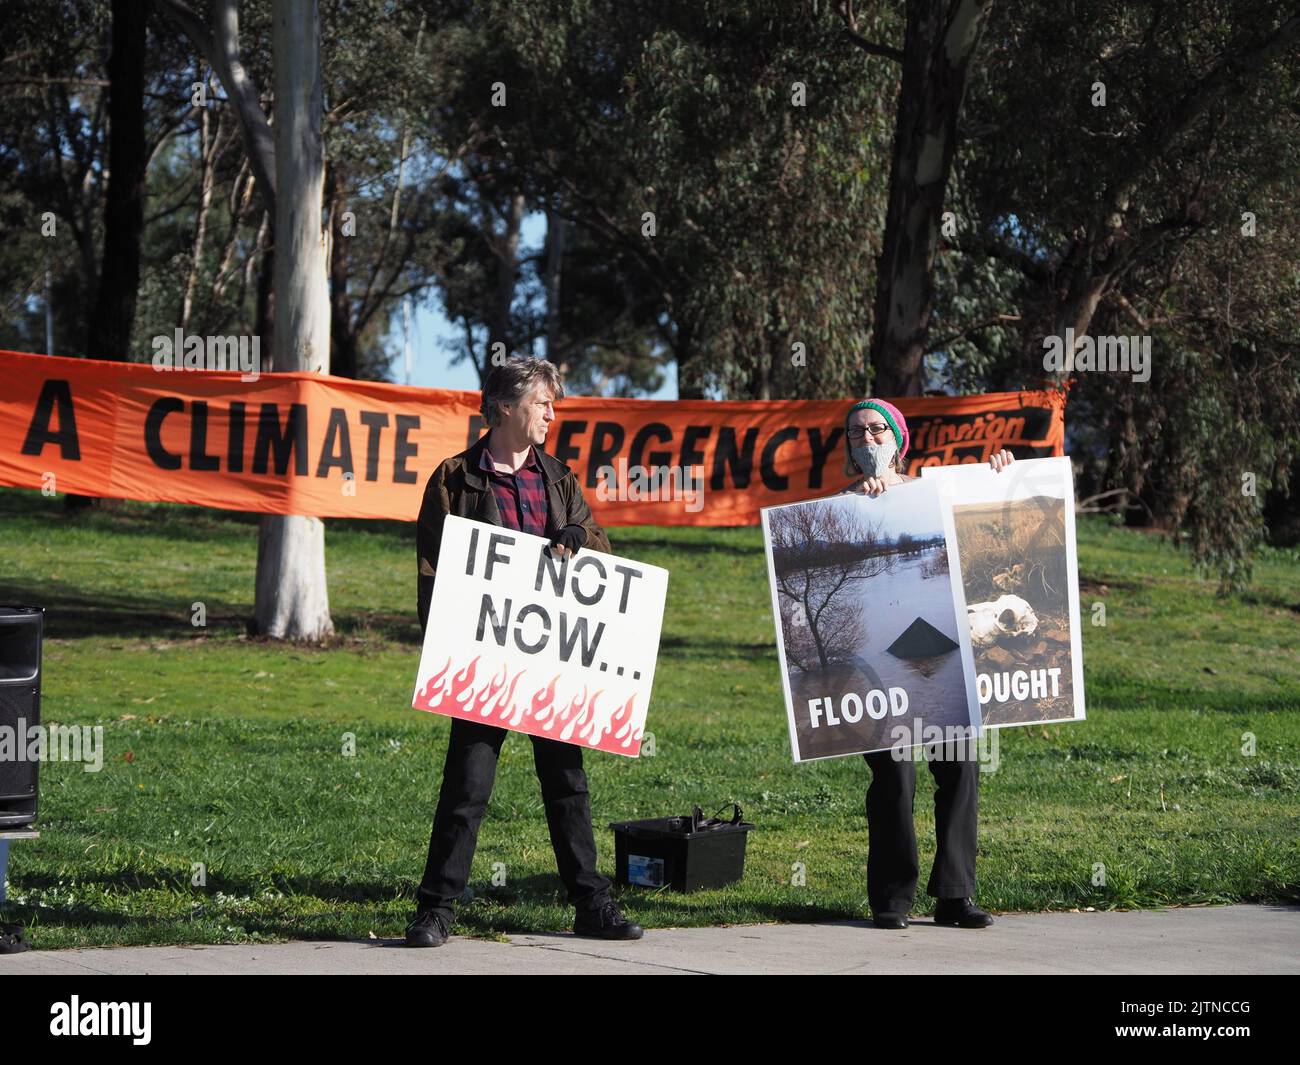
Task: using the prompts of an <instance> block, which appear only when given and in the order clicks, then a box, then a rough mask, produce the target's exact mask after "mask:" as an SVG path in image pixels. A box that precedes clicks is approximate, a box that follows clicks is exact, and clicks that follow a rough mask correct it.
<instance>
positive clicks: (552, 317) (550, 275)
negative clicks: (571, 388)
mask: <svg viewBox="0 0 1300 1065" xmlns="http://www.w3.org/2000/svg"><path fill="white" fill-rule="evenodd" d="M564 227H565V221H564V219H563V218H562V217H561V216H560V214H559V212H558V211H556V209H555V205H554V204H552V205H551V206H550V207H549V208H548V209H547V211H546V357H547V359H549V360H550V361H551V362H553V363H555V364H556V365H557V366H558V365H559V364H560V361H561V360H560V275H561V267H562V265H563V263H564Z"/></svg>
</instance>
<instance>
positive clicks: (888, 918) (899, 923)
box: [871, 910, 907, 928]
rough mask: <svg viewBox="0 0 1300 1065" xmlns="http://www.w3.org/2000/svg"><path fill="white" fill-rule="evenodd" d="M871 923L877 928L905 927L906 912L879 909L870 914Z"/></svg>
mask: <svg viewBox="0 0 1300 1065" xmlns="http://www.w3.org/2000/svg"><path fill="white" fill-rule="evenodd" d="M871 923H872V924H874V925H875V926H876V927H877V928H906V927H907V914H905V913H897V912H895V911H893V910H881V911H880V913H873V914H872V915H871Z"/></svg>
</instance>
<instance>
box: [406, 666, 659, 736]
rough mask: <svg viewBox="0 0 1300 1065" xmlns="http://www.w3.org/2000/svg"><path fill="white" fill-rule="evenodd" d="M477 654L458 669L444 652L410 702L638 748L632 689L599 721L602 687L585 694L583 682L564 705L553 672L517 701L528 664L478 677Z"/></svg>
mask: <svg viewBox="0 0 1300 1065" xmlns="http://www.w3.org/2000/svg"><path fill="white" fill-rule="evenodd" d="M481 658H482V656H481V655H479V656H475V658H474V659H473V660H472V661H471V662H470V663H469V664H468V665H466V666H464V667H462V668H460V669H453V667H452V662H451V659H450V658H448V659H447V661H446V662H445V663H444V665H443V667H442V668H441V669H439V670H438V671H437V672H436V673H433V674H432V675H431V676H430V677H429V679H428V681H427V682H426V683H425V685H424V687H423V688H421V689H420V690H419V691H417V692H416V694H415V698H414V699H413V700H412V705H413V706H414V707H416V708H417V709H419V710H429V711H433V712H435V713H442V714H447V715H449V716H451V717H472V718H476V719H478V720H480V721H484V722H486V723H492V724H498V723H499V724H500V725H503V726H507V727H510V728H513V729H516V730H518V731H522V732H525V733H528V734H529V735H533V736H541V735H548V734H549V735H553V736H555V738H556V739H559V740H561V741H564V742H571V743H582V744H583V745H584V746H589V747H593V748H599V749H601V750H606V751H611V752H612V751H616V750H618V749H619V748H622V749H623V750H627V749H628V748H631V747H633V745H634V744H635V747H636V749H639V748H640V742H639V741H640V739H641V734H642V729H641V728H639V727H637V728H634V727H633V725H632V717H633V712H634V707H635V704H636V696H635V695H632V696H630V697H629V698H628V700H627V701H626V702H625V703H624V704H623V705H622V706H621V707H619V708H618V709H617V710H616V711H614V713H613V714H611V715H610V717H609V720H608V721H605V722H603V723H602V722H601V716H602V714H601V711H600V706H599V701H600V698H601V696H603V695H605V689H604V688H599V689H597V690H596V692H595V693H594V694H590V695H589V691H590V689H588V688H587V687H586V686H585V685H584V687H583V689H582V693H581V694H580V695H574V696H573V697H572V698H570V699H569V701H568V704H567V705H565V703H564V698H563V695H562V694H561V695H560V697H559V698H557V689H558V685H559V683H560V676H561V675H560V674H558V673H557V674H556V675H555V676H553V677H552V678H551V679H550V680H549V681H548V682H547V683H546V684H545V685H543V686H542V687H540V688H538V689H537V690H536V691H535V692H533V694H532V696H531V697H530V698H524V699H522V700H521V701H520V702H518V703H516V702H515V691H516V689H517V688H518V685H519V682H520V679H521V678H522V677H523V675H524V673H525V672H526V671H527V670H526V669H521V670H519V671H518V672H517V673H515V674H514V675H513V676H510V675H509V671H508V669H507V668H506V666H505V665H504V664H502V666H501V667H500V669H498V670H497V671H496V673H495V674H492V675H490V676H486V675H485V676H483V677H479V665H480V661H481ZM484 672H485V673H486V671H484ZM476 680H477V681H478V683H477V685H476ZM557 733H558V735H557ZM620 741H621V742H620Z"/></svg>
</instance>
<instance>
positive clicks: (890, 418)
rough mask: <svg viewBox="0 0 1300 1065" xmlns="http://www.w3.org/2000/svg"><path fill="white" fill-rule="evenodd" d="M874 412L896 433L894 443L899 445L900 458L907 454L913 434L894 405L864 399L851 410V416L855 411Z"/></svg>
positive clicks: (901, 413) (880, 400) (879, 400)
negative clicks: (869, 410) (865, 410)
mask: <svg viewBox="0 0 1300 1065" xmlns="http://www.w3.org/2000/svg"><path fill="white" fill-rule="evenodd" d="M868 408H869V409H871V410H874V411H875V412H876V413H877V414H879V415H880V416H881V417H882V418H884V419H885V421H886V422H887V423H888V424H889V428H891V429H892V430H893V431H894V441H895V443H896V444H897V445H898V454H899V457H900V458H901V457H903V456H905V455H906V454H907V445H908V444H909V443H911V440H912V437H911V434H909V433H908V431H907V419H906V418H904V417H903V412H902V411H901V410H899V409H898V408H897V407H895V406H894V405H893V404H892V403H886V402H885V401H884V400H883V399H864V400H862V402H861V403H855V404H853V406H851V407H850V408H849V414H852V413H853V412H854V411H855V410H864V409H868Z"/></svg>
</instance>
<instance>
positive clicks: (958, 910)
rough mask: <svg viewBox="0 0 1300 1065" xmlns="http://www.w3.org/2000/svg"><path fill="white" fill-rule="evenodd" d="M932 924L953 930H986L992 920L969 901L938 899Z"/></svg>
mask: <svg viewBox="0 0 1300 1065" xmlns="http://www.w3.org/2000/svg"><path fill="white" fill-rule="evenodd" d="M934 923H935V924H944V925H951V926H953V927H954V928H987V927H988V926H989V925H991V924H992V923H993V918H992V917H990V916H989V915H988V914H987V913H985V912H984V911H983V910H981V909H980V908H979V907H978V906H975V905H973V904H972V903H971V900H970V899H940V900H939V903H938V905H936V906H935V908H934Z"/></svg>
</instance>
